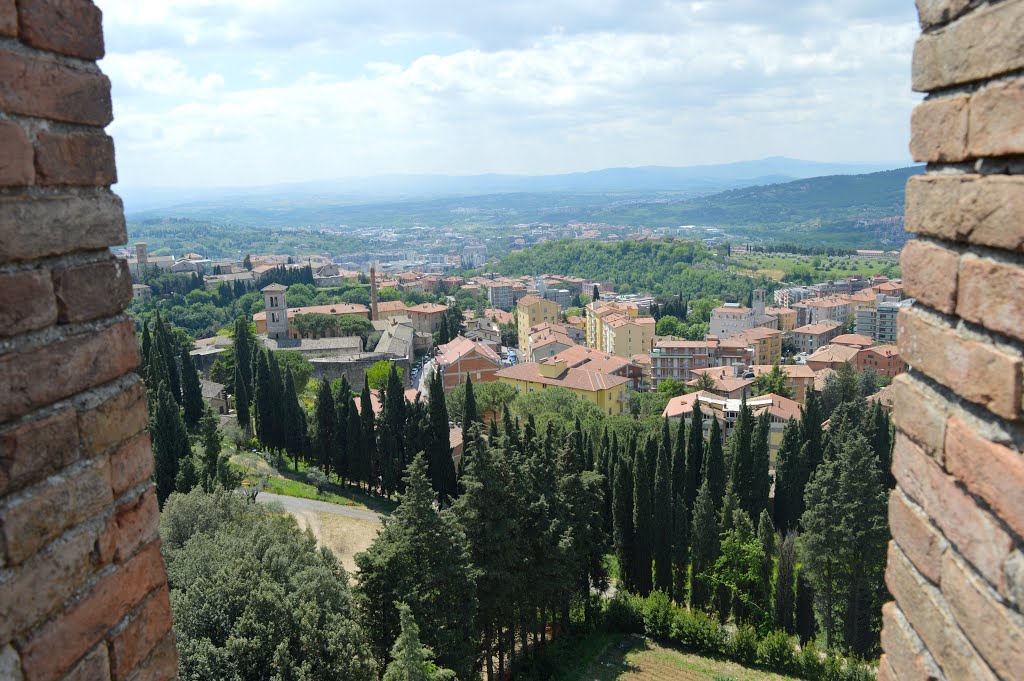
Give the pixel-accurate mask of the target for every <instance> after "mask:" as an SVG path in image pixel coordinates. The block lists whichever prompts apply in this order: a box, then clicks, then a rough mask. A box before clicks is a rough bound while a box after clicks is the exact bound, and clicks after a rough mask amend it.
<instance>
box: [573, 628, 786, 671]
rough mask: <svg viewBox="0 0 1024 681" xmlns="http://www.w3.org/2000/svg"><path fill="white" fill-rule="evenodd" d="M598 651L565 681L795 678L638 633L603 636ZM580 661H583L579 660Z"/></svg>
mask: <svg viewBox="0 0 1024 681" xmlns="http://www.w3.org/2000/svg"><path fill="white" fill-rule="evenodd" d="M605 638H606V639H607V640H606V642H605V645H604V648H603V649H602V650H601V652H600V654H598V655H596V656H593V657H591V659H590V661H589V664H588V666H586V667H583V666H581V667H578V669H582V670H583V671H582V673H580V674H578V675H576V676H571V677H566V678H567V681H570V680H571V681H619V680H621V681H698V680H700V681H705V680H712V681H796V679H795V677H791V676H782V675H781V674H775V673H772V672H766V671H763V670H760V669H755V668H752V667H744V666H743V665H741V664H737V663H736V662H729V661H728V660H720V659H716V658H712V657H704V656H701V655H696V654H693V653H690V652H686V651H684V650H681V649H677V648H669V647H665V646H661V645H659V644H657V643H654V642H653V641H650V640H649V639H645V638H643V637H641V636H628V635H622V634H619V635H611V634H609V635H605ZM580 661H581V662H582V660H580Z"/></svg>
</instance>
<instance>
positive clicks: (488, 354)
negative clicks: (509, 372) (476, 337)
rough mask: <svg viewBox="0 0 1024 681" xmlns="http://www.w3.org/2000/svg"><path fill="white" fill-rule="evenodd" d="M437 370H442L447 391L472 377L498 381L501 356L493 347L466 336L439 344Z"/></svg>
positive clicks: (474, 379)
mask: <svg viewBox="0 0 1024 681" xmlns="http://www.w3.org/2000/svg"><path fill="white" fill-rule="evenodd" d="M435 361H436V362H437V370H438V371H440V372H441V377H442V379H443V383H444V389H445V392H448V391H450V390H453V389H454V388H455V387H456V386H458V385H460V384H462V383H465V382H466V379H467V378H472V379H473V382H474V383H486V382H488V381H496V380H497V377H496V374H497V372H498V371H499V370H500V369H501V367H502V364H501V358H500V357H498V354H497V353H496V352H494V350H492V349H491V348H489V347H488V346H487V345H485V344H483V343H479V342H476V341H473V340H470V339H469V338H466V337H464V336H459V337H457V338H456V339H455V340H453V341H452V342H451V343H444V344H443V345H438V346H437V353H436V355H435Z"/></svg>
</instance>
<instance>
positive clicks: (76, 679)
mask: <svg viewBox="0 0 1024 681" xmlns="http://www.w3.org/2000/svg"><path fill="white" fill-rule="evenodd" d="M109 679H110V656H109V655H108V653H107V646H106V644H104V643H100V644H98V645H97V646H95V647H94V648H93V649H92V650H90V651H89V652H88V653H86V655H85V657H83V658H82V661H81V662H79V663H78V664H76V665H75V667H74V669H72V670H71V671H70V672H68V673H67V675H65V676H64V678H62V679H61V681H108V680H109Z"/></svg>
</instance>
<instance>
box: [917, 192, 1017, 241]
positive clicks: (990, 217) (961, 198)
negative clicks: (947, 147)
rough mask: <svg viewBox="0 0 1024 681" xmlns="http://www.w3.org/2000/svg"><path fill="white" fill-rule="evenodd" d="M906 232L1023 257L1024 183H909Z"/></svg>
mask: <svg viewBox="0 0 1024 681" xmlns="http://www.w3.org/2000/svg"><path fill="white" fill-rule="evenodd" d="M906 202H907V212H906V226H907V231H909V232H913V233H915V234H922V235H925V236H934V237H938V238H940V239H947V240H949V241H969V242H970V243H973V244H978V245H981V246H992V247H993V248H1004V249H1007V250H1011V251H1014V250H1016V251H1024V221H1021V220H1020V219H1019V216H1020V215H1022V214H1024V177H1022V176H1013V175H991V176H988V177H984V178H983V177H982V176H980V175H970V174H968V175H936V174H927V175H915V176H914V177H912V178H910V180H909V181H908V182H907V193H906Z"/></svg>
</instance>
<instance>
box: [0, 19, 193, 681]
mask: <svg viewBox="0 0 1024 681" xmlns="http://www.w3.org/2000/svg"><path fill="white" fill-rule="evenodd" d="M102 55H103V33H102V28H101V15H100V11H99V10H98V9H97V8H96V7H95V6H94V5H93V4H92V3H91V2H89V1H88V0H17V1H16V0H0V679H5V680H8V679H11V680H22V679H24V680H25V681H54V680H56V679H76V680H83V681H85V680H88V681H93V680H99V681H105V680H116V681H121V680H122V679H132V680H139V681H141V680H142V679H146V680H147V681H155V680H158V679H170V678H173V677H174V676H175V667H176V662H177V660H176V652H175V648H174V638H173V634H172V633H171V619H170V603H169V600H168V594H167V586H166V575H165V571H164V563H163V559H162V558H161V555H160V543H159V538H158V535H157V526H158V516H157V505H156V499H155V496H154V493H153V487H152V484H151V483H150V475H151V472H152V467H153V457H152V454H151V452H150V446H149V437H148V435H147V434H146V432H145V428H146V423H147V415H146V401H145V394H144V389H143V386H142V383H141V382H140V380H139V379H138V377H136V375H135V374H133V373H131V370H132V369H133V368H134V367H135V366H136V365H137V364H138V361H139V356H138V351H137V347H136V341H135V334H134V326H133V324H132V322H131V321H130V320H128V319H127V318H126V317H125V316H124V314H123V311H124V308H125V306H126V305H127V304H128V302H129V300H130V299H131V280H130V276H129V273H128V270H127V268H126V267H125V265H124V263H123V262H118V261H115V259H114V258H113V257H111V255H110V253H109V251H108V250H107V246H109V245H112V244H119V243H124V242H125V241H126V240H127V236H126V232H125V224H124V216H123V211H122V206H121V202H120V200H119V199H118V198H117V197H116V196H115V195H114V194H113V193H111V191H110V184H111V183H113V182H115V181H116V170H115V166H114V147H113V143H112V141H111V139H110V137H108V136H107V135H106V134H105V133H104V131H103V128H104V126H106V125H107V124H108V123H110V121H111V117H112V113H111V101H110V83H109V81H108V80H107V78H106V76H104V75H103V74H102V73H101V72H100V70H99V69H98V68H97V67H96V64H95V63H94V62H95V60H96V59H98V58H100V57H102Z"/></svg>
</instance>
